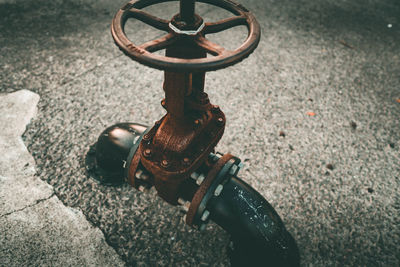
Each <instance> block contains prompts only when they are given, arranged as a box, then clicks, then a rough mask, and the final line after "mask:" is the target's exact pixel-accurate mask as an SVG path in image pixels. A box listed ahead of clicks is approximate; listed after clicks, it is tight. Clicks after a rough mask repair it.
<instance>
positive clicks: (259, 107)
mask: <svg viewBox="0 0 400 267" xmlns="http://www.w3.org/2000/svg"><path fill="white" fill-rule="evenodd" d="M125 2H126V0H118V1H105V0H100V1H93V0H55V1H46V0H37V1H33V0H0V70H1V71H0V93H1V97H2V99H4V97H10V96H12V95H10V94H9V93H12V92H21V90H24V89H27V90H29V91H31V92H34V93H36V94H37V95H38V96H39V97H40V99H39V98H38V99H37V100H38V104H37V105H38V110H37V114H36V116H35V117H34V118H33V119H32V120H31V123H30V124H29V125H28V126H27V129H26V131H25V133H24V134H23V137H22V139H23V141H24V144H25V145H26V146H27V148H28V150H29V152H30V154H31V156H32V157H33V160H34V162H35V163H33V161H32V165H34V166H31V167H29V168H28V169H29V170H28V174H29V175H30V176H29V175H28V178H27V177H26V175H25V174H26V173H25V174H23V173H24V170H23V168H24V166H25V165H18V164H17V165H12V164H11V163H12V160H10V164H4V162H5V161H3V160H5V159H6V158H7V156H5V155H8V154H10V153H14V152H13V151H14V148H12V147H11V148H10V144H11V143H10V144H8V143H7V142H3V141H2V142H3V143H2V144H4V143H6V144H7V146H1V147H2V151H1V152H2V154H3V155H2V158H1V160H2V161H1V162H2V165H1V166H2V169H0V170H1V173H0V177H1V184H0V186H1V187H2V189H1V188H0V196H1V198H0V201H1V205H3V206H4V207H6V208H7V207H8V209H9V210H7V211H5V212H4V213H3V210H5V209H6V208H4V207H1V208H0V210H1V211H2V215H0V222H1V224H2V225H3V226H2V228H0V229H1V230H0V233H1V235H0V244H1V246H0V265H4V266H12V265H15V266H19V265H32V264H33V265H35V264H41V263H43V264H44V265H46V264H47V265H100V266H113V265H118V262H119V261H118V260H119V259H122V261H123V262H125V264H126V265H139V266H154V265H160V266H200V265H203V266H208V265H212V266H225V265H228V264H229V262H228V259H227V255H226V250H225V248H226V245H227V243H228V239H229V237H228V235H227V234H226V233H225V232H224V231H223V230H221V229H220V228H219V227H218V226H217V225H215V224H209V225H208V227H207V229H206V231H204V232H201V233H200V232H197V231H195V230H192V229H190V228H189V227H188V226H186V225H185V224H184V223H183V222H182V219H181V218H182V212H181V211H180V210H179V209H178V208H176V207H172V206H169V205H168V204H166V203H164V202H162V201H161V199H159V198H157V197H156V195H155V192H154V191H150V193H141V192H137V191H135V190H134V189H132V188H130V187H129V186H128V185H124V186H120V187H106V186H102V185H99V184H97V183H95V182H94V181H93V180H91V179H89V178H87V177H86V175H85V167H84V156H85V153H86V151H87V149H88V147H89V145H91V144H92V143H94V142H95V141H96V139H97V137H98V135H99V134H100V132H101V131H102V130H103V129H104V128H105V127H107V126H109V125H112V124H114V123H117V122H124V121H133V122H141V123H147V124H151V123H152V122H154V121H155V120H157V119H159V118H160V117H161V115H162V114H163V109H162V108H161V106H160V104H159V103H160V100H161V99H162V97H163V91H162V78H163V74H162V72H160V71H158V70H153V69H150V68H147V67H144V66H141V65H139V64H138V63H135V62H133V61H131V60H130V59H128V58H127V57H126V56H124V55H123V54H122V53H121V52H120V51H119V50H118V49H117V48H116V47H115V45H114V44H113V41H112V38H111V35H110V30H109V27H110V22H111V19H112V16H113V15H114V13H115V12H116V11H117V10H118V8H119V7H120V6H122V5H123V4H124V3H125ZM239 2H240V3H241V4H243V5H244V6H246V7H247V8H248V9H250V10H251V11H253V12H254V14H255V16H256V17H257V19H258V21H259V22H260V25H261V27H262V39H261V42H260V45H259V47H258V48H257V50H256V51H255V52H254V54H253V55H251V56H250V57H249V58H248V59H246V60H245V61H243V62H242V63H240V64H237V65H235V66H233V67H230V68H228V69H225V70H220V71H216V72H211V73H208V74H207V80H206V91H207V92H208V93H209V95H210V98H211V100H212V102H213V103H215V104H218V105H220V106H221V108H222V110H223V111H224V112H225V114H226V117H227V120H228V121H227V127H226V131H225V135H224V137H223V139H222V141H221V142H220V144H219V145H218V147H217V150H218V151H221V152H231V153H233V154H234V155H237V156H239V157H240V158H242V160H243V161H245V163H246V167H245V168H244V170H242V172H241V177H243V179H245V180H246V181H247V182H249V183H250V184H251V185H252V186H253V187H254V188H256V189H257V190H258V191H259V192H260V193H261V194H262V195H263V196H264V197H265V198H266V199H267V200H268V201H269V202H270V203H271V204H272V205H273V206H274V207H275V208H276V210H277V211H278V213H279V214H280V215H281V217H282V219H283V220H284V222H285V224H286V226H287V228H288V230H289V231H290V232H291V233H292V234H293V236H294V238H295V239H296V241H297V243H298V245H299V247H300V252H301V257H302V265H303V266H399V265H400V193H399V187H400V165H399V162H400V153H399V151H400V149H399V147H400V119H399V118H400V2H398V1H396V0H368V1H361V0H335V1H333V0H325V1H323V0H318V1H310V0H309V1H305V0H300V1H288V0H283V1H274V0H266V1H257V0H239ZM197 10H198V13H199V14H200V15H202V16H204V17H205V18H207V19H208V20H217V19H219V18H222V17H225V16H227V15H228V14H227V13H223V12H219V11H217V10H216V9H214V8H211V7H210V6H207V5H204V4H199V5H198V6H197ZM150 11H151V12H153V13H155V14H157V15H158V16H161V17H164V18H170V17H171V16H172V14H174V13H176V12H177V4H176V3H168V4H163V5H162V6H161V8H156V7H153V8H151V9H150ZM127 32H128V35H129V36H130V37H131V38H132V39H134V40H138V43H140V42H141V41H145V40H149V39H152V38H154V37H156V36H159V35H160V33H159V32H157V31H155V30H152V29H149V28H146V27H145V26H143V25H142V24H141V23H139V22H129V23H128V25H127ZM243 33H244V30H243V29H241V28H240V27H239V28H238V29H233V30H230V31H227V32H224V33H222V34H220V35H215V36H210V39H212V40H213V41H215V42H218V43H220V44H222V45H225V46H227V47H230V48H234V47H235V45H237V44H239V43H240V41H242V40H243V38H244V37H243V35H241V34H243ZM22 92H24V93H26V94H29V93H28V92H27V91H22ZM2 101H3V100H2ZM35 101H36V100H35ZM3 103H5V102H2V103H0V104H3ZM4 110H5V111H4ZM7 110H9V108H7V106H6V108H2V110H1V114H2V115H1V116H2V120H1V123H2V124H1V129H2V131H4V130H3V129H8V127H11V126H9V125H8V124H9V123H8V122H4V121H5V120H3V116H4V118H5V114H7ZM21 112H23V111H21ZM11 114H14V113H11ZM15 114H19V113H15ZM29 114H30V113H29ZM29 114H25V115H26V116H28V115H29ZM16 118H22V116H16ZM27 120H28V121H29V119H27ZM15 121H16V124H17V123H21V125H20V126H18V127H19V129H23V128H24V127H25V126H24V124H23V122H24V123H27V121H26V117H25V119H21V121H19V119H15ZM22 124H23V126H22ZM21 127H22V128H21ZM22 132H23V130H22V131H21V132H20V133H19V135H20V134H22ZM2 136H4V135H2ZM7 138H14V139H13V140H15V138H17V136H16V135H13V137H11V136H8V137H7ZM2 140H4V139H2ZM7 140H8V139H7ZM21 145H22V144H21V143H20V142H17V141H15V150H17V149H20V150H21V153H23V152H24V151H23V148H22V147H21ZM4 147H6V148H4ZM25 152H26V151H25ZM21 155H25V156H23V157H24V159H25V158H26V159H27V160H29V155H26V154H21ZM17 158H18V157H17ZM14 161H15V159H14ZM15 166H17V167H15ZM18 166H19V167H18ZM29 166H30V165H29ZM25 168H27V167H25ZM25 171H27V170H25ZM34 172H35V176H34V175H33V174H34ZM29 177H31V178H29ZM35 177H36V178H39V179H37V180H34V179H36V178H35ZM11 179H14V180H15V186H19V185H18V184H20V185H21V186H24V185H25V187H26V188H25V191H24V192H25V193H24V195H25V194H26V196H27V197H25V198H23V197H21V198H20V200H18V198H17V200H16V201H14V200H12V199H13V198H12V197H13V194H15V193H13V192H15V191H12V190H11V189H10V190H8V188H10V187H6V185H7V186H11V185H12V184H13V182H12V181H13V180H11ZM27 179H28V180H27ZM29 179H31V180H29ZM26 181H29V182H30V183H34V184H36V185H37V187H34V186H33V185H32V186H26V185H27V184H26V183H27V182H26ZM40 181H44V182H46V183H47V184H48V185H50V187H48V186H47V185H45V184H40ZM4 188H7V190H5V189H4ZM30 188H32V189H31V190H29V189H30ZM34 188H36V189H37V188H39V189H37V191H32V190H36V189H34ZM15 190H17V191H18V190H19V189H18V188H17V189H15ZM18 192H21V191H18ZM29 195H32V198H28V197H29ZM14 197H15V196H14ZM12 201H14V202H12ZM24 201H25V202H24ZM60 201H61V202H62V203H63V205H61V203H60ZM6 202H7V203H11V204H6ZM6 205H9V206H6ZM52 205H59V206H57V207H59V208H60V209H61V207H63V209H65V210H64V211H60V213H59V214H61V215H57V216H55V215H51V213H50V208H49V207H50V206H52ZM71 208H72V210H73V211H74V212H72V213H74V214H75V215H71V212H70V213H68V214H70V215H71V216H72V217H68V218H70V219H65V220H60V217H61V218H64V216H66V215H65V214H67V211H70V210H71ZM54 209H56V210H57V208H54ZM30 211H32V212H35V213H34V214H36V215H35V216H34V215H31V214H30V213H29V212H30ZM80 212H82V213H80ZM32 214H33V213H32ZM62 214H64V215H62ZM82 214H83V215H82ZM22 218H25V220H28V222H29V224H28V223H27V225H31V226H32V229H31V230H32V231H35V232H33V233H35V234H34V235H33V236H34V237H35V236H36V235H37V234H40V233H42V234H43V238H42V237H40V238H37V239H36V240H40V241H41V242H39V241H38V242H36V241H35V242H31V243H29V242H27V241H26V240H29V238H27V236H26V235H22V234H21V231H25V230H26V229H28V228H29V227H21V226H23V225H24V224H22V223H21V220H22ZM35 218H36V219H35ZM35 220H36V221H35ZM76 220H78V221H76ZM5 222H6V223H7V224H5ZM35 222H37V224H36V227H35ZM77 222H78V223H77ZM5 225H7V226H5ZM8 225H9V226H8ZM50 225H53V226H54V227H55V229H64V226H65V225H69V226H74V225H75V226H74V227H72V228H75V230H74V231H77V232H75V233H82V234H83V233H86V234H87V235H92V236H93V239H90V240H94V241H93V242H98V243H93V246H92V247H91V248H88V246H89V245H90V244H91V242H86V243H84V242H83V241H77V242H75V243H70V244H73V245H71V246H70V247H71V248H75V249H76V250H74V251H73V252H70V253H72V254H73V255H77V256H76V257H75V260H76V261H74V262H71V263H68V262H67V263H65V261H62V260H61V259H60V257H58V256H57V255H55V254H52V253H49V252H50V251H52V252H53V253H56V252H57V251H58V252H59V254H60V255H62V254H63V253H64V255H67V254H65V253H66V252H65V251H69V249H65V248H64V245H56V242H54V240H57V241H60V244H67V243H68V240H69V239H68V238H70V237H71V234H68V233H67V234H66V233H65V232H62V231H49V229H51V228H50ZM21 229H22V230H21ZM13 231H14V232H13ZM100 231H101V232H102V233H100ZM103 234H104V237H103ZM47 238H48V239H47ZM102 238H103V239H102ZM104 238H105V241H106V243H107V244H106V243H104ZM81 239H82V240H86V239H87V238H81ZM33 240H35V239H33ZM96 240H97V241H96ZM102 240H103V241H102ZM42 243H43V244H42ZM4 244H6V245H4ZM38 244H39V245H38ZM40 244H42V245H43V246H41V245H40ZM48 244H50V245H49V246H48ZM24 245H26V246H27V248H29V249H28V250H29V251H30V252H31V253H32V254H30V255H43V256H41V257H44V258H43V261H42V262H41V261H39V260H40V259H41V257H40V259H39V260H38V257H37V258H32V257H25V255H26V251H28V250H24V249H21V247H22V246H24ZM51 246H53V247H51ZM110 247H112V248H113V249H114V251H110V250H109V249H110ZM52 248H53V249H52ZM80 249H82V250H80ZM85 249H87V250H90V251H91V253H92V254H90V255H92V256H90V258H91V259H92V260H91V261H88V260H87V259H86V258H84V256H83V255H85V254H87V253H86V252H85ZM102 249H104V251H107V253H109V254H107V253H105V255H109V256H106V257H104V259H103V260H102V259H101V258H96V257H99V254H103V252H102ZM31 250H32V251H31ZM43 251H45V252H44V253H43ZM116 254H118V255H119V256H117V255H116ZM80 255H82V258H81V256H80ZM46 257H48V258H47V259H46ZM4 259H6V260H4ZM18 259H26V261H25V262H24V263H21V261H19V260H18ZM114 259H115V260H114ZM101 261H102V262H101ZM100 262H101V263H100Z"/></svg>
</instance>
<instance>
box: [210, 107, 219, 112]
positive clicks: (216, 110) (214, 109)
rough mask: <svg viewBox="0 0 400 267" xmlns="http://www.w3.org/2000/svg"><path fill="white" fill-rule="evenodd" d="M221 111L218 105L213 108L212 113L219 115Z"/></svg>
mask: <svg viewBox="0 0 400 267" xmlns="http://www.w3.org/2000/svg"><path fill="white" fill-rule="evenodd" d="M219 110H220V109H219V106H217V105H213V106H212V108H211V111H212V113H217V112H218V111H219Z"/></svg>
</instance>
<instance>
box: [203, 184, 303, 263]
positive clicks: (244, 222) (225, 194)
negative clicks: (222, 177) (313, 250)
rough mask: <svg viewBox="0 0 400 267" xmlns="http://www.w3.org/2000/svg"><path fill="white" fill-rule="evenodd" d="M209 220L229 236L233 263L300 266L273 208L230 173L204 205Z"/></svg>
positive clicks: (292, 244)
mask: <svg viewBox="0 0 400 267" xmlns="http://www.w3.org/2000/svg"><path fill="white" fill-rule="evenodd" d="M207 209H208V210H209V211H210V219H211V220H213V221H214V222H216V223H217V224H218V225H220V226H221V227H222V228H223V229H224V230H226V231H227V232H228V233H230V235H231V241H232V244H231V246H230V247H229V248H228V254H229V256H230V259H231V264H232V266H299V262H300V257H299V251H298V248H297V245H296V243H295V241H294V239H293V237H292V236H291V235H290V233H289V232H288V231H287V230H286V228H285V226H284V225H283V222H282V220H281V219H280V218H279V215H278V214H277V213H276V211H275V210H274V208H273V207H272V206H271V205H270V204H269V203H268V202H267V201H266V200H265V199H264V197H262V196H261V195H260V194H259V193H258V192H257V191H256V190H254V189H253V188H252V187H251V186H249V185H248V184H247V183H245V182H244V181H242V180H241V179H240V178H237V177H234V176H232V177H231V178H230V179H228V181H227V182H226V183H225V184H224V189H223V190H222V192H221V194H220V195H219V196H218V197H215V198H212V199H210V201H209V202H208V204H207Z"/></svg>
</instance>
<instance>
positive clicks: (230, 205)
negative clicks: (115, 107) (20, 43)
mask: <svg viewBox="0 0 400 267" xmlns="http://www.w3.org/2000/svg"><path fill="white" fill-rule="evenodd" d="M171 1H173V0H132V1H131V2H129V3H128V4H126V5H125V6H123V7H122V8H121V9H120V10H119V11H118V12H117V14H116V15H115V17H114V19H113V21H112V25H111V32H112V36H113V38H114V41H115V43H116V44H117V45H118V47H119V48H120V49H121V50H122V51H123V52H124V53H125V54H126V55H128V56H129V57H130V58H132V59H133V60H135V61H138V62H139V63H142V64H144V65H146V66H149V67H152V68H156V69H160V70H163V71H164V84H163V89H164V92H165V98H164V99H163V100H162V101H161V105H162V106H163V107H164V108H165V110H166V111H167V113H166V114H165V115H164V116H163V117H162V118H161V119H160V120H158V121H157V122H156V123H155V124H154V126H152V127H148V128H147V127H145V126H143V125H140V124H136V123H118V124H115V125H113V126H111V127H108V128H107V129H105V130H104V131H103V133H102V134H101V135H100V137H99V138H98V141H97V143H96V144H95V145H93V146H92V147H91V149H90V150H89V152H88V153H87V157H86V168H87V170H88V174H89V175H90V176H92V177H94V178H95V179H97V180H98V181H100V182H101V183H103V184H120V183H122V182H124V181H126V182H128V183H129V184H130V185H131V186H133V187H134V188H136V189H138V190H141V191H143V190H145V189H146V188H150V187H153V186H154V187H155V189H156V190H157V193H158V196H160V197H161V198H163V199H164V200H165V201H167V202H168V203H170V204H172V205H181V206H182V208H184V209H185V210H186V211H187V213H186V215H185V218H186V219H185V221H186V223H187V224H188V225H190V226H192V227H194V228H197V229H200V230H201V229H203V228H204V227H205V225H206V224H207V223H208V221H210V220H212V221H214V222H216V223H217V224H218V225H220V226H221V227H222V228H223V229H225V230H226V231H228V232H229V233H230V235H231V240H232V246H230V248H229V250H228V254H229V255H230V258H231V263H232V265H233V266H247V265H249V266H265V265H266V264H267V265H268V264H269V266H298V265H299V252H298V248H297V245H296V242H295V241H294V239H293V237H292V236H291V235H290V233H289V232H288V231H287V230H286V228H285V226H284V224H283V222H282V220H281V219H280V218H279V215H278V214H277V213H276V211H275V210H274V209H273V207H272V206H271V205H270V204H269V203H268V202H267V201H266V200H265V199H264V198H263V196H261V195H260V194H259V193H258V192H257V191H255V190H254V189H253V188H252V187H251V186H249V185H248V184H246V183H245V182H244V181H243V180H241V179H240V178H239V177H238V176H237V173H238V172H239V170H240V168H241V163H240V159H239V158H237V157H234V156H233V155H230V154H229V153H228V154H225V155H222V154H220V153H215V150H214V149H215V146H216V145H217V143H218V142H219V140H220V139H221V137H222V135H223V133H224V129H225V122H226V118H225V115H224V113H223V112H222V110H221V109H220V108H219V107H218V106H217V105H213V104H211V102H210V100H209V98H208V95H207V93H205V92H204V83H205V73H206V72H207V71H213V70H218V69H222V68H226V67H228V66H231V65H233V64H236V63H238V62H240V61H241V60H243V59H244V58H246V57H247V56H249V55H250V54H251V53H252V52H253V51H254V49H256V47H257V45H258V43H259V41H260V26H259V24H258V22H257V21H256V19H255V17H254V16H253V15H252V14H251V13H250V12H249V11H248V10H247V9H246V8H244V7H243V6H242V5H240V4H236V3H234V2H232V1H231V0H198V1H197V2H202V3H206V4H210V5H213V6H216V7H219V8H222V9H225V10H227V11H229V12H231V13H232V14H233V15H232V17H229V18H227V19H223V20H220V21H217V22H204V21H203V19H202V18H201V17H200V16H199V15H197V14H195V2H196V1H195V0H180V10H179V13H178V14H177V15H175V16H173V17H172V18H171V20H165V19H161V18H158V17H155V16H153V15H151V14H149V13H147V12H146V11H144V10H143V8H145V7H148V6H151V5H155V4H159V3H164V2H171ZM175 1H176V0H175ZM130 18H135V19H137V20H140V21H142V22H144V23H146V24H148V25H150V26H152V27H154V28H157V29H159V30H162V31H165V32H166V33H165V35H164V36H162V37H160V38H158V39H155V40H152V41H148V42H145V43H144V44H141V45H135V44H134V43H133V42H132V41H130V40H129V39H128V37H127V36H126V34H125V30H124V28H125V24H126V22H127V20H128V19H130ZM239 25H245V26H246V27H247V30H248V35H247V38H246V40H245V41H244V42H243V43H242V44H241V45H240V46H239V47H238V48H237V49H235V50H229V49H225V48H223V47H221V46H220V45H218V44H215V43H213V42H211V41H210V40H208V39H207V38H206V35H207V34H211V33H218V32H221V31H224V30H227V29H230V28H232V27H235V26H239ZM163 49H165V51H166V52H165V56H161V55H159V54H155V53H153V52H156V51H159V50H163ZM207 55H211V56H207Z"/></svg>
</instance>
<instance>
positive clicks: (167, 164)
mask: <svg viewBox="0 0 400 267" xmlns="http://www.w3.org/2000/svg"><path fill="white" fill-rule="evenodd" d="M161 166H163V167H164V168H167V167H168V166H169V161H168V160H166V159H164V160H162V161H161Z"/></svg>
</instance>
